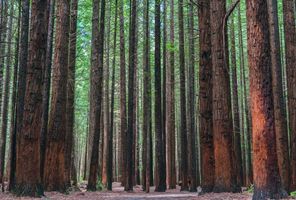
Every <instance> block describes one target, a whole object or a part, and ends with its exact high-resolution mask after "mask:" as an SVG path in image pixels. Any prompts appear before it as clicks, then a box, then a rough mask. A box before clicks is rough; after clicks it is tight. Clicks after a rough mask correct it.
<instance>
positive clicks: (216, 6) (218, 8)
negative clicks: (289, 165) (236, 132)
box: [210, 0, 239, 192]
mask: <svg viewBox="0 0 296 200" xmlns="http://www.w3.org/2000/svg"><path fill="white" fill-rule="evenodd" d="M210 2H211V3H210V6H211V32H212V37H211V41H212V48H211V49H212V64H213V94H212V95H213V136H214V147H215V148H214V157H215V186H214V189H213V190H214V191H215V192H236V191H237V190H238V189H239V188H237V185H236V178H235V171H234V165H233V163H234V159H233V157H232V151H233V145H232V138H233V124H232V113H231V93H230V77H229V69H228V57H227V52H224V51H226V50H225V49H224V46H223V44H227V42H226V41H225V42H223V39H224V37H223V35H224V34H225V30H223V28H224V27H223V26H222V25H221V24H223V19H224V17H225V14H226V1H225V0H223V1H220V0H211V1H210ZM223 55H226V58H224V56H223Z"/></svg>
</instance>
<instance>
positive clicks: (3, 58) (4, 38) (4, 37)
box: [0, 1, 9, 178]
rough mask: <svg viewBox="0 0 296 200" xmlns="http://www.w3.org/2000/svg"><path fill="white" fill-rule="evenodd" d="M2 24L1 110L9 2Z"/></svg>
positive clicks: (5, 6)
mask: <svg viewBox="0 0 296 200" xmlns="http://www.w3.org/2000/svg"><path fill="white" fill-rule="evenodd" d="M1 7H2V13H1V14H2V22H1V27H0V30H1V33H0V39H1V40H0V55H1V56H0V110H2V103H3V102H2V96H3V83H4V80H3V78H4V77H3V75H4V65H5V58H6V57H7V56H8V54H7V52H6V46H7V44H9V43H8V41H7V33H8V31H7V30H8V27H7V26H8V2H7V1H4V2H3V1H2V6H1ZM0 178H1V177H0Z"/></svg>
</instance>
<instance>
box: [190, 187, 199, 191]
mask: <svg viewBox="0 0 296 200" xmlns="http://www.w3.org/2000/svg"><path fill="white" fill-rule="evenodd" d="M189 192H197V188H192V187H190V189H189Z"/></svg>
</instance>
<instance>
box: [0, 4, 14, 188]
mask: <svg viewBox="0 0 296 200" xmlns="http://www.w3.org/2000/svg"><path fill="white" fill-rule="evenodd" d="M13 4H14V1H11V4H10V11H9V15H10V17H9V21H8V31H7V41H12V40H13V38H12V36H13V35H12V25H13V14H14V8H13ZM11 54H12V44H11V43H10V44H8V46H7V55H9V56H8V57H7V59H6V63H5V64H6V66H5V79H4V88H3V96H2V112H1V120H2V121H1V125H2V127H1V143H0V180H1V185H2V191H3V192H4V181H5V180H4V178H5V177H4V166H5V152H6V138H7V128H8V124H7V122H8V108H9V97H10V92H9V90H10V75H11V74H10V70H11V62H12V56H10V55H11Z"/></svg>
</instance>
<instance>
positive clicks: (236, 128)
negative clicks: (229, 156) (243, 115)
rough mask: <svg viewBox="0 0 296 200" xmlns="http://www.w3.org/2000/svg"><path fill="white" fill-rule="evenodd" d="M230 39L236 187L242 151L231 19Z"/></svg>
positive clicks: (239, 185)
mask: <svg viewBox="0 0 296 200" xmlns="http://www.w3.org/2000/svg"><path fill="white" fill-rule="evenodd" d="M230 39H231V67H232V77H231V78H232V109H233V133H234V136H233V145H234V156H233V157H234V168H235V174H236V181H237V185H238V187H241V186H242V182H243V169H242V166H243V165H242V164H243V163H242V151H241V134H240V118H239V116H240V113H239V99H238V86H237V85H238V84H237V83H238V81H237V70H236V68H237V65H236V46H235V44H236V43H235V30H234V19H233V18H232V19H231V27H230Z"/></svg>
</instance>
